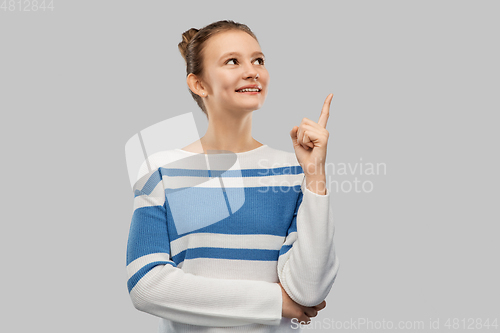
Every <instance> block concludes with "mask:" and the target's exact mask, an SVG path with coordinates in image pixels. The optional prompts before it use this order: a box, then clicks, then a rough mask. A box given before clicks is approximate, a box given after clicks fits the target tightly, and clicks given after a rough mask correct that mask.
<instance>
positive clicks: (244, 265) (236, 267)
mask: <svg viewBox="0 0 500 333" xmlns="http://www.w3.org/2000/svg"><path fill="white" fill-rule="evenodd" d="M178 267H180V268H182V270H183V271H184V272H186V273H192V274H196V275H201V276H206V277H211V278H218V279H245V280H260V281H267V282H278V281H279V280H278V269H277V261H271V260H235V259H216V258H195V259H186V260H184V261H183V262H182V263H181V264H179V266H178Z"/></svg>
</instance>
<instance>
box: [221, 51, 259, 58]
mask: <svg viewBox="0 0 500 333" xmlns="http://www.w3.org/2000/svg"><path fill="white" fill-rule="evenodd" d="M257 54H258V55H261V56H262V57H263V58H265V57H266V56H265V55H264V53H262V52H260V51H256V52H254V53H252V56H254V55H257ZM230 55H241V54H240V53H238V52H228V53H226V54H224V55H223V56H222V57H220V59H223V58H226V57H228V56H230Z"/></svg>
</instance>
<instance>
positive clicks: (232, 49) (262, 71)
mask: <svg viewBox="0 0 500 333" xmlns="http://www.w3.org/2000/svg"><path fill="white" fill-rule="evenodd" d="M203 52H204V54H203V55H204V59H203V62H204V73H203V83H204V87H205V89H206V94H207V95H208V97H206V98H204V101H205V105H206V107H207V109H208V111H209V112H219V111H220V112H237V113H241V112H251V111H254V110H257V109H259V108H261V107H262V105H263V104H264V100H265V99H266V95H267V88H268V85H269V73H268V72H267V69H266V67H265V66H264V55H263V54H262V51H261V49H260V46H259V43H258V42H257V41H256V40H255V39H254V38H253V37H252V36H250V35H249V34H247V33H246V32H244V31H240V30H231V31H226V32H221V33H218V34H217V35H215V36H213V37H211V38H210V39H209V40H208V41H207V44H206V45H205V49H204V51H203ZM257 75H258V77H257ZM256 77H257V79H256ZM248 85H257V86H258V87H259V88H261V90H260V91H259V92H257V93H254V92H251V93H248V92H247V93H245V92H237V90H238V89H240V88H242V87H245V86H248ZM207 95H205V96H207Z"/></svg>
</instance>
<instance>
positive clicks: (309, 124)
mask: <svg viewBox="0 0 500 333" xmlns="http://www.w3.org/2000/svg"><path fill="white" fill-rule="evenodd" d="M332 99H333V94H329V95H328V96H327V97H326V100H325V103H324V104H323V108H322V109H321V114H320V116H319V120H318V122H317V123H316V122H314V121H312V120H311V119H308V118H302V122H301V123H300V125H299V126H294V127H293V128H292V130H291V131H290V137H291V138H292V142H293V148H294V149H295V156H297V161H298V162H299V164H300V165H301V167H302V169H303V170H304V174H305V175H306V176H313V175H314V176H317V172H318V170H321V168H323V169H322V170H324V166H325V163H326V148H327V144H328V137H329V133H328V131H327V130H326V123H327V121H328V117H329V116H330V104H331V102H332Z"/></svg>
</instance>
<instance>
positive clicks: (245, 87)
mask: <svg viewBox="0 0 500 333" xmlns="http://www.w3.org/2000/svg"><path fill="white" fill-rule="evenodd" d="M247 88H258V89H259V91H258V92H254V91H252V92H244V93H240V94H258V93H260V92H261V91H262V87H261V86H259V85H258V84H251V85H248V86H243V87H239V88H238V89H236V90H235V91H237V90H240V89H247Z"/></svg>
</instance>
